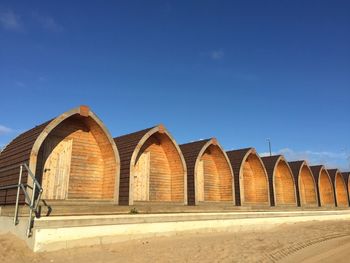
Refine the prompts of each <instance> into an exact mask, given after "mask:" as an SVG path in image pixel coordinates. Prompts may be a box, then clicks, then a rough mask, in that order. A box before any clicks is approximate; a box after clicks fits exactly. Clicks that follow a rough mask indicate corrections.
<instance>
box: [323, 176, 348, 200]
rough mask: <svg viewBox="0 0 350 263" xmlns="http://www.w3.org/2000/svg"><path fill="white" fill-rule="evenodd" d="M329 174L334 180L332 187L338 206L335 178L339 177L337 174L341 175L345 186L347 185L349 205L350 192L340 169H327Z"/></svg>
mask: <svg viewBox="0 0 350 263" xmlns="http://www.w3.org/2000/svg"><path fill="white" fill-rule="evenodd" d="M327 172H328V174H329V177H330V178H331V180H332V185H333V193H334V197H335V201H336V204H337V206H338V198H337V194H336V193H337V191H336V188H335V178H336V176H337V174H340V175H341V176H340V178H341V179H342V180H343V182H344V184H345V189H346V195H347V201H348V204H349V197H348V191H347V188H348V187H347V184H346V183H345V182H346V181H345V180H344V177H343V175H342V173H341V172H340V170H339V169H327Z"/></svg>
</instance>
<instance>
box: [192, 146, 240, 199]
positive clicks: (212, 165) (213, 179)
mask: <svg viewBox="0 0 350 263" xmlns="http://www.w3.org/2000/svg"><path fill="white" fill-rule="evenodd" d="M196 197H197V201H199V202H200V201H232V200H233V199H232V198H233V197H232V175H231V169H230V166H229V163H228V161H227V159H226V157H225V156H224V154H223V152H222V150H221V149H220V147H218V146H217V145H210V146H209V147H208V148H207V149H206V150H205V151H204V153H203V155H202V156H201V158H200V160H199V162H198V164H197V167H196Z"/></svg>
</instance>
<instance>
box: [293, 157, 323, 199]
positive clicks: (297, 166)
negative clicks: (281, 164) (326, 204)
mask: <svg viewBox="0 0 350 263" xmlns="http://www.w3.org/2000/svg"><path fill="white" fill-rule="evenodd" d="M288 164H289V167H290V169H291V170H292V173H293V176H294V182H295V190H296V193H297V201H298V206H301V200H300V192H299V175H300V173H301V170H302V168H303V166H304V165H305V166H306V167H307V168H308V169H309V171H310V173H311V175H312V171H311V169H310V166H309V165H308V164H307V162H306V161H305V160H299V161H293V162H288ZM312 180H313V181H314V186H315V188H317V185H316V181H315V178H314V176H312ZM316 199H318V197H317V193H316Z"/></svg>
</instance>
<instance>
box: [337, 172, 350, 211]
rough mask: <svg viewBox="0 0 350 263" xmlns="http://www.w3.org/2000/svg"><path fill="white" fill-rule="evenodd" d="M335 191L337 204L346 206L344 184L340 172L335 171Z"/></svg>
mask: <svg viewBox="0 0 350 263" xmlns="http://www.w3.org/2000/svg"><path fill="white" fill-rule="evenodd" d="M335 193H336V196H337V206H348V197H347V193H346V186H345V183H344V180H343V177H342V175H341V174H340V173H337V174H336V176H335Z"/></svg>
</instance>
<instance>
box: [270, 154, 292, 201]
mask: <svg viewBox="0 0 350 263" xmlns="http://www.w3.org/2000/svg"><path fill="white" fill-rule="evenodd" d="M274 182H275V185H274V187H275V189H274V190H275V198H276V205H295V204H296V199H295V185H294V180H293V175H292V173H291V171H290V169H289V168H288V165H287V163H286V162H285V161H283V160H281V161H279V162H278V164H277V167H276V170H275V178H274Z"/></svg>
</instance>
